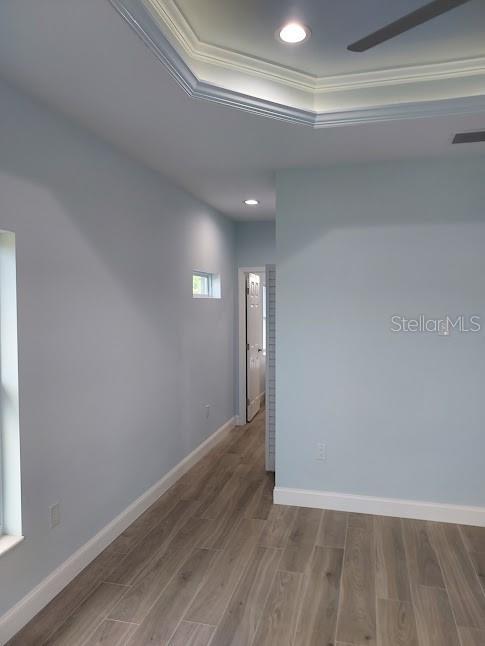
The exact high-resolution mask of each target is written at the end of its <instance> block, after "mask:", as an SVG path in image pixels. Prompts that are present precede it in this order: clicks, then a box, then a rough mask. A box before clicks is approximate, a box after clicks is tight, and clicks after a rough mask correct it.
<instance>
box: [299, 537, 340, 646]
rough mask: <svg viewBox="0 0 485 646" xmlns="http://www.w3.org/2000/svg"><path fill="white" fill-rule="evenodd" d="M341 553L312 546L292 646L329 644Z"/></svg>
mask: <svg viewBox="0 0 485 646" xmlns="http://www.w3.org/2000/svg"><path fill="white" fill-rule="evenodd" d="M343 555H344V552H343V550H342V549H338V548H327V547H320V546H316V547H315V550H314V552H313V556H312V560H311V563H310V568H309V573H308V575H307V576H306V583H305V589H304V592H303V598H302V602H301V608H300V614H299V619H298V624H297V630H296V635H295V641H294V644H295V646H320V645H321V644H333V641H334V639H335V632H336V627H337V611H338V602H339V590H340V576H341V572H342V562H343Z"/></svg>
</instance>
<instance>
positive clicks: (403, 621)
mask: <svg viewBox="0 0 485 646" xmlns="http://www.w3.org/2000/svg"><path fill="white" fill-rule="evenodd" d="M377 643H378V646H419V643H418V635H417V632H416V618H415V615H414V608H413V605H412V604H411V603H409V602H404V601H396V600H390V599H378V600H377Z"/></svg>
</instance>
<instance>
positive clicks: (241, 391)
mask: <svg viewBox="0 0 485 646" xmlns="http://www.w3.org/2000/svg"><path fill="white" fill-rule="evenodd" d="M264 271H265V268H264V267H239V268H238V272H237V302H238V353H237V356H238V381H239V383H238V406H237V408H238V415H237V422H236V425H237V426H244V425H245V424H247V414H246V358H247V353H246V293H245V288H246V276H245V275H246V274H248V273H249V272H253V273H255V274H257V273H263V272H264Z"/></svg>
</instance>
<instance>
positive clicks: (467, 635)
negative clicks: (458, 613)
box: [458, 628, 485, 646]
mask: <svg viewBox="0 0 485 646" xmlns="http://www.w3.org/2000/svg"><path fill="white" fill-rule="evenodd" d="M458 632H459V634H460V640H461V646H485V630H477V629H476V628H459V629H458Z"/></svg>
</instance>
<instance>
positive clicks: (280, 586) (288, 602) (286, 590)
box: [252, 572, 302, 646]
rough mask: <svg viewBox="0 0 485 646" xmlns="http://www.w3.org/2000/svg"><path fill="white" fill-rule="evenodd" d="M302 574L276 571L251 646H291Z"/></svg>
mask: <svg viewBox="0 0 485 646" xmlns="http://www.w3.org/2000/svg"><path fill="white" fill-rule="evenodd" d="M301 579H302V575H301V574H297V573H296V572H277V573H276V576H275V579H274V581H273V585H272V586H271V590H270V593H269V597H268V600H267V602H266V604H265V607H264V612H263V617H262V619H261V621H260V624H259V627H258V630H257V632H256V635H255V637H254V640H253V643H252V646H275V645H276V644H277V645H278V646H291V645H292V643H293V635H294V632H295V627H296V618H297V609H298V601H299V596H300V589H301Z"/></svg>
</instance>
